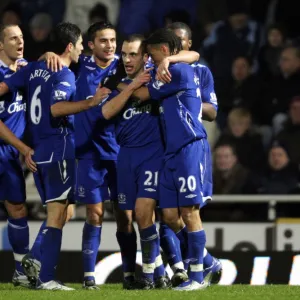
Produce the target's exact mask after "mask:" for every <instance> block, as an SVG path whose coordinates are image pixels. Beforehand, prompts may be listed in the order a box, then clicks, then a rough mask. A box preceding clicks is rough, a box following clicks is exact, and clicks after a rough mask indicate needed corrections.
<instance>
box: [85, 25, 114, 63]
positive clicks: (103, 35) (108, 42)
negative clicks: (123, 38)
mask: <svg viewBox="0 0 300 300" xmlns="http://www.w3.org/2000/svg"><path fill="white" fill-rule="evenodd" d="M89 47H90V48H91V50H92V51H93V55H95V56H96V57H97V58H98V59H99V60H100V61H104V62H107V61H109V60H111V59H113V58H114V55H115V53H116V47H117V39H116V32H115V30H113V29H104V30H99V31H97V32H96V36H95V39H94V41H93V42H92V41H90V42H89Z"/></svg>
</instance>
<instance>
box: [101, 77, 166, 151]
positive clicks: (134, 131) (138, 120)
mask: <svg viewBox="0 0 300 300" xmlns="http://www.w3.org/2000/svg"><path fill="white" fill-rule="evenodd" d="M123 82H124V83H127V84H129V83H130V82H131V80H130V79H123ZM117 95H118V92H117V91H113V92H112V93H111V94H110V96H109V98H108V99H107V101H110V100H111V99H112V98H114V97H115V96H117ZM104 103H106V101H105V102H102V105H103V104H104ZM113 120H114V122H115V126H116V138H117V142H118V144H119V145H120V146H121V147H127V148H135V147H144V146H153V147H158V148H161V149H163V142H162V139H161V131H160V120H159V105H158V103H157V102H154V101H151V100H149V101H145V102H143V103H141V104H138V102H137V101H136V100H135V99H129V100H128V102H127V104H126V106H125V107H124V108H123V110H122V111H121V112H120V113H119V115H118V116H116V117H115V118H114V119H113Z"/></svg>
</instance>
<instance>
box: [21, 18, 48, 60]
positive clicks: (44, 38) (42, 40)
mask: <svg viewBox="0 0 300 300" xmlns="http://www.w3.org/2000/svg"><path fill="white" fill-rule="evenodd" d="M52 23H53V22H52V18H51V16H50V15H49V14H47V13H38V14H36V15H35V16H33V18H32V19H31V20H30V23H29V30H30V31H29V33H30V35H29V36H28V38H27V39H26V48H25V57H26V59H27V60H28V61H34V60H37V59H38V58H39V57H40V56H41V55H42V54H44V53H45V52H47V51H49V49H50V48H51V39H50V33H51V30H52Z"/></svg>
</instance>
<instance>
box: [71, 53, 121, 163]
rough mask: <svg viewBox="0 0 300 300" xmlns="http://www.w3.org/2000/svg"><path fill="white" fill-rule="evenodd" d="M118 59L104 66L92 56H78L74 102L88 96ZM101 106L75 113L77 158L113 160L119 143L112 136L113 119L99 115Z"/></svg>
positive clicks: (114, 67)
mask: <svg viewBox="0 0 300 300" xmlns="http://www.w3.org/2000/svg"><path fill="white" fill-rule="evenodd" d="M118 61H119V58H118V57H117V56H116V57H115V59H114V60H113V61H112V63H111V64H110V65H109V66H108V67H106V68H101V67H99V66H98V65H97V64H96V63H95V60H94V57H93V56H81V57H80V61H79V69H78V73H77V79H76V95H75V101H80V100H84V99H89V98H91V97H92V96H93V95H94V94H95V93H96V89H97V87H98V85H99V83H100V82H101V81H102V80H103V79H104V78H105V77H107V76H109V75H111V74H113V72H115V70H116V68H117V65H118ZM100 111H101V107H100V106H98V107H94V108H91V109H89V110H87V111H84V112H81V113H79V114H76V115H75V128H76V130H75V145H76V157H77V158H87V159H101V160H115V159H116V158H117V155H118V151H119V146H118V144H117V142H116V139H115V127H114V124H113V122H111V121H106V120H103V119H102V118H100Z"/></svg>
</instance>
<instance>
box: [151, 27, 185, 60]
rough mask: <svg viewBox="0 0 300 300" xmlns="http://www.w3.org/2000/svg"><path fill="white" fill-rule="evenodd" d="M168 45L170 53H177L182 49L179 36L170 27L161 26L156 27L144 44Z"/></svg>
mask: <svg viewBox="0 0 300 300" xmlns="http://www.w3.org/2000/svg"><path fill="white" fill-rule="evenodd" d="M159 44H166V45H168V47H169V49H170V52H171V55H173V54H176V53H178V52H179V51H180V50H182V45H181V40H180V38H179V37H178V36H177V35H176V34H175V33H174V32H173V31H172V30H170V29H167V28H162V29H158V30H157V31H155V32H154V33H152V34H151V35H150V37H149V38H148V39H147V40H146V45H147V46H148V45H159Z"/></svg>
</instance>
